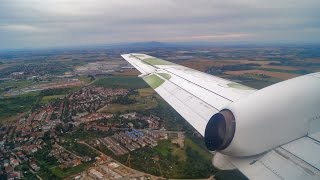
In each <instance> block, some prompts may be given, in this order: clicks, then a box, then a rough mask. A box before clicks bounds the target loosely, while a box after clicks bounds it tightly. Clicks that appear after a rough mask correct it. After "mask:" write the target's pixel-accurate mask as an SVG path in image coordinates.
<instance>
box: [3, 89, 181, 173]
mask: <svg viewBox="0 0 320 180" xmlns="http://www.w3.org/2000/svg"><path fill="white" fill-rule="evenodd" d="M128 93H130V92H129V90H127V89H111V88H103V87H94V86H92V87H83V88H81V89H79V90H78V91H75V92H73V93H71V94H69V95H67V96H65V97H61V98H59V99H58V100H57V101H55V102H52V103H49V104H46V105H43V106H41V107H39V108H37V109H34V110H33V111H31V112H30V113H27V114H25V115H23V116H19V117H17V119H16V121H15V122H14V123H11V124H10V125H9V124H8V125H4V126H2V127H1V129H0V135H1V136H0V137H1V138H0V167H4V171H0V174H5V175H6V177H7V178H8V179H19V178H22V177H26V173H32V174H33V175H36V176H38V175H37V172H39V171H40V170H41V165H39V161H40V159H37V158H35V157H34V155H33V154H35V153H36V152H37V151H40V150H43V148H48V147H50V150H49V151H48V154H47V158H51V159H52V158H54V159H55V161H56V163H58V167H59V168H60V169H67V168H72V167H76V166H79V165H81V164H83V163H90V162H91V163H93V162H96V163H98V164H99V165H98V168H96V167H94V168H90V170H88V171H87V172H86V173H82V174H81V175H78V176H77V177H75V178H76V179H79V178H80V177H83V178H84V177H86V178H87V176H88V177H91V176H93V177H92V178H93V179H102V177H109V178H111V177H114V178H119V177H125V176H128V175H130V176H132V177H136V176H137V174H140V176H145V174H144V173H141V172H138V171H133V170H127V171H126V172H127V173H123V172H122V173H121V172H119V171H117V172H116V170H114V169H118V170H119V169H120V168H119V166H123V165H121V163H118V164H117V163H116V161H115V160H113V159H112V158H111V157H110V156H107V155H105V154H104V153H97V154H93V155H92V154H90V155H91V156H89V155H83V154H76V153H74V152H72V151H71V150H68V149H67V148H65V147H64V146H63V144H65V142H66V138H65V137H64V134H68V133H72V132H75V131H79V130H81V132H82V133H84V134H85V132H86V131H88V132H89V131H95V132H108V133H109V134H110V135H109V136H104V137H100V138H97V139H95V140H91V141H88V142H87V143H86V142H83V141H80V140H76V141H73V142H72V143H76V144H79V143H80V144H81V143H82V145H83V144H85V146H88V147H89V149H93V150H94V152H95V151H98V150H97V149H95V147H96V146H98V145H100V144H102V145H104V146H105V147H107V148H108V149H109V150H110V151H111V152H112V153H113V154H114V155H115V156H119V155H124V154H128V153H129V152H131V151H135V150H137V149H139V148H143V147H145V146H150V147H155V146H157V142H158V141H160V140H166V139H168V136H170V137H173V136H174V135H173V134H176V136H177V134H181V133H183V132H170V131H166V130H165V129H164V128H163V127H162V126H161V119H160V118H159V117H157V116H155V115H152V114H151V115H149V116H144V115H140V114H138V113H137V112H130V113H125V114H120V115H116V114H111V113H107V114H106V113H99V112H97V111H98V110H99V109H100V108H102V107H104V106H106V105H107V104H109V103H111V102H113V101H114V100H115V99H117V98H118V97H123V96H126V95H128ZM111 119H113V120H111ZM115 119H121V120H122V122H121V123H119V122H118V121H114V120H115ZM133 121H134V122H137V121H139V122H143V123H144V124H145V126H144V128H143V129H139V130H138V129H135V128H134V124H133V123H134V122H133ZM170 139H172V138H170ZM173 139H175V138H173ZM103 159H104V160H103ZM108 163H109V164H108ZM105 164H106V165H105ZM21 165H23V167H24V170H21V169H20V168H17V167H20V166H21ZM111 167H112V168H111ZM123 168H124V169H125V166H123ZM123 168H122V169H123ZM100 171H102V172H100ZM131 171H132V172H131ZM128 172H131V173H128Z"/></svg>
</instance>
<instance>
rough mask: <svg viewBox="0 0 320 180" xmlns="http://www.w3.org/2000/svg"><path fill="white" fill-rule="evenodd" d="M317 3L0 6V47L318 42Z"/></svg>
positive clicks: (151, 1) (58, 1)
mask: <svg viewBox="0 0 320 180" xmlns="http://www.w3.org/2000/svg"><path fill="white" fill-rule="evenodd" d="M319 8H320V1H318V0H307V1H299V0H280V1H274V2H270V1H267V0H261V1H253V0H229V1H223V2H222V1H219V0H197V1H191V0H139V1H138V0H137V1H125V0H90V1H89V0H46V1H43V0H3V1H2V2H1V6H0V49H18V48H49V47H64V46H81V45H101V44H114V43H127V42H145V41H160V42H180V43H181V42H203V43H229V44H233V43H234V44H237V43H258V44H261V43H320V39H319V38H318V37H319V34H320V21H319V18H320V14H319V12H318V10H319Z"/></svg>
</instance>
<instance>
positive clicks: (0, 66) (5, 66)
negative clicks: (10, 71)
mask: <svg viewBox="0 0 320 180" xmlns="http://www.w3.org/2000/svg"><path fill="white" fill-rule="evenodd" d="M11 66H13V65H12V64H2V65H0V70H3V69H6V68H8V67H11Z"/></svg>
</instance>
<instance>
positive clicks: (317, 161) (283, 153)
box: [122, 53, 320, 179]
mask: <svg viewBox="0 0 320 180" xmlns="http://www.w3.org/2000/svg"><path fill="white" fill-rule="evenodd" d="M122 57H123V58H124V59H125V60H127V61H128V62H129V63H130V64H132V65H133V66H134V67H135V68H136V69H137V70H139V71H140V72H141V73H142V74H141V75H140V77H141V78H143V80H144V81H146V82H147V83H148V84H149V85H150V86H151V87H152V88H153V89H154V90H155V91H156V92H157V93H158V94H159V95H160V96H161V97H162V98H163V99H164V100H165V101H167V102H168V103H169V104H170V105H171V106H172V107H173V108H174V109H175V110H176V111H177V112H178V113H179V114H180V115H181V116H182V117H183V118H184V119H185V120H187V121H188V122H189V123H190V124H191V125H192V126H193V127H194V128H195V129H196V130H197V131H198V132H199V133H200V134H202V135H203V136H204V134H205V129H206V125H207V123H208V121H209V119H210V118H211V117H212V116H213V115H214V114H216V113H218V112H219V111H221V110H223V109H224V108H225V107H226V106H228V105H229V104H232V103H233V102H237V101H239V100H240V99H243V98H245V97H248V95H250V94H252V93H254V92H256V91H257V90H255V89H252V88H250V87H247V86H244V85H241V84H239V83H235V82H231V81H229V80H225V79H222V78H219V77H216V76H212V75H209V74H206V73H203V72H199V71H197V70H193V69H190V68H187V67H184V66H181V65H177V64H174V63H171V62H168V61H164V60H162V59H159V58H155V57H152V56H149V55H145V54H136V53H133V54H124V55H122ZM313 76H317V78H319V79H320V74H316V75H313ZM310 77H311V76H310ZM303 80H304V81H305V80H306V79H303ZM314 91H315V92H317V90H316V89H315V90H314ZM317 118H318V119H319V118H320V116H317V117H316V118H314V119H317ZM315 122H316V124H314V126H316V127H319V126H320V125H319V124H320V123H318V122H319V121H315ZM242 132H243V131H242ZM244 133H245V132H244ZM270 133H272V130H271V131H270ZM279 139H281V137H279ZM261 143H264V142H261ZM253 146H254V144H253ZM319 154H320V133H319V132H317V131H316V132H314V133H312V134H311V133H310V134H309V135H307V136H303V137H301V138H299V139H296V140H294V141H291V142H289V143H286V144H284V145H280V146H277V147H276V148H272V149H266V152H264V153H260V154H258V155H252V156H243V157H241V156H229V155H225V154H224V153H223V154H222V153H220V152H216V153H215V156H214V159H213V163H214V165H215V166H216V167H217V168H220V169H225V170H227V169H234V168H235V167H236V168H238V169H239V170H240V171H241V172H242V173H243V174H244V175H246V176H247V177H248V178H249V179H320V156H319Z"/></svg>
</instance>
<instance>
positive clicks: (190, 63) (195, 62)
mask: <svg viewBox="0 0 320 180" xmlns="http://www.w3.org/2000/svg"><path fill="white" fill-rule="evenodd" d="M271 62H278V61H249V60H223V61H215V60H208V59H192V60H186V61H182V62H178V64H181V65H183V66H186V67H189V68H192V69H196V70H199V71H205V70H206V69H207V68H209V67H211V66H214V67H221V66H225V65H234V64H249V63H255V64H260V65H261V66H262V67H264V66H267V67H268V64H269V63H271ZM267 67H266V68H267ZM272 67H274V68H273V69H276V67H279V68H278V69H280V68H281V67H282V66H272ZM270 68H271V66H270ZM283 70H287V69H283ZM288 70H289V69H288ZM290 70H291V69H290Z"/></svg>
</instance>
